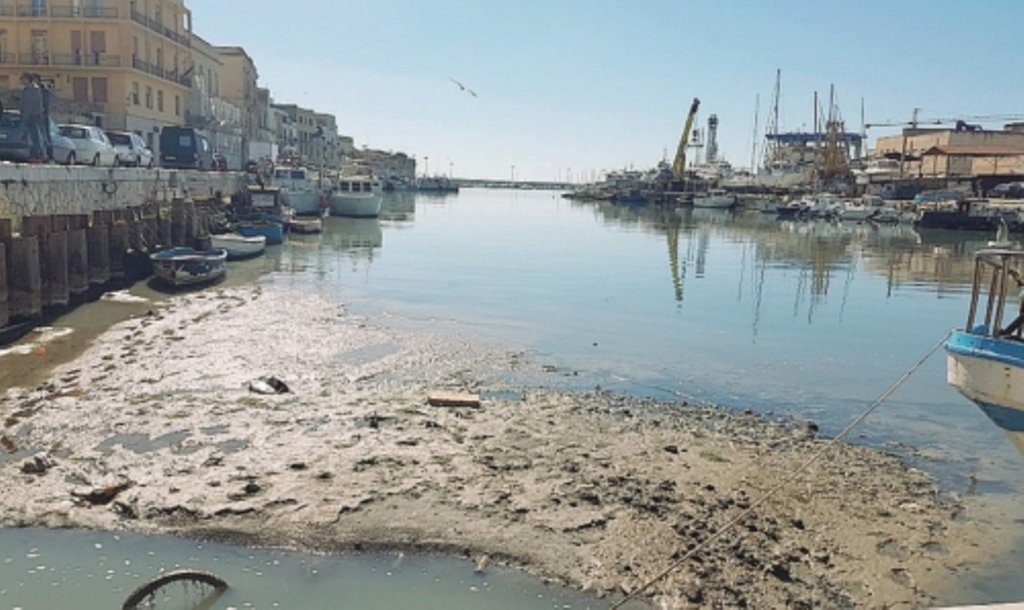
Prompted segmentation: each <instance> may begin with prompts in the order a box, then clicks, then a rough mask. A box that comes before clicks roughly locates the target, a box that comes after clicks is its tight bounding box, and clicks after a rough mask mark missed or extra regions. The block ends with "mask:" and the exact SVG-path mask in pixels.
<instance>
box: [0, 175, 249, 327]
mask: <svg viewBox="0 0 1024 610" xmlns="http://www.w3.org/2000/svg"><path fill="white" fill-rule="evenodd" d="M245 184H246V182H245V175H244V174H240V173H231V172H198V171H181V170H168V169H135V168H98V167H75V166H72V167H64V166H52V165H46V166H40V165H13V164H0V344H3V343H6V342H9V341H11V340H14V339H16V338H17V337H19V336H20V335H21V334H23V333H24V332H27V331H28V330H30V329H31V328H32V327H33V326H34V325H36V324H38V323H40V322H41V321H43V320H45V319H47V318H51V317H54V316H56V315H59V314H61V313H63V312H64V311H66V310H67V308H68V307H71V306H74V305H76V304H78V303H81V302H84V301H87V300H89V299H91V298H96V297H98V296H99V295H101V294H102V293H103V292H105V291H106V290H108V289H111V288H118V287H122V286H124V285H128V284H131V283H132V282H135V281H137V280H140V279H144V278H145V277H147V276H148V275H149V272H150V267H149V265H148V254H149V253H151V252H154V251H157V250H160V249H162V248H164V247H170V246H182V245H191V244H192V243H193V241H194V240H195V239H196V238H197V237H201V236H204V235H206V234H208V229H209V226H210V224H211V221H212V218H213V217H214V216H215V215H216V214H217V213H218V212H219V211H220V208H221V202H222V199H223V198H224V197H226V196H231V195H234V194H235V193H238V192H240V191H241V190H243V189H244V188H245Z"/></svg>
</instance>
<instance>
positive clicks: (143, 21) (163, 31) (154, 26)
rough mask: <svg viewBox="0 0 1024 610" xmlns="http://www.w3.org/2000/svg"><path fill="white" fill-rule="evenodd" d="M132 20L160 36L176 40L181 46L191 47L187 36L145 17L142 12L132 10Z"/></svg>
mask: <svg viewBox="0 0 1024 610" xmlns="http://www.w3.org/2000/svg"><path fill="white" fill-rule="evenodd" d="M132 21H134V22H136V23H138V24H140V25H142V26H145V27H146V28H149V29H150V30H152V31H154V32H156V33H157V34H160V35H161V36H163V37H165V38H169V39H171V40H173V41H174V42H176V43H178V44H180V45H182V46H185V47H191V46H192V41H191V40H189V37H188V36H184V35H182V34H179V33H178V32H175V31H174V30H172V29H171V28H169V27H167V26H166V25H164V24H162V23H160V22H159V21H157V20H156V19H153V18H151V17H147V16H146V15H144V14H142V13H140V12H138V11H132Z"/></svg>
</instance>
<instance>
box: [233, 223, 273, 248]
mask: <svg viewBox="0 0 1024 610" xmlns="http://www.w3.org/2000/svg"><path fill="white" fill-rule="evenodd" d="M235 230H236V231H238V232H239V233H241V234H242V235H244V236H245V237H256V236H259V235H262V236H263V237H265V238H266V245H268V246H274V245H277V244H280V243H283V242H284V225H283V224H282V223H280V222H274V221H272V220H242V221H239V222H238V223H237V224H236V225H235Z"/></svg>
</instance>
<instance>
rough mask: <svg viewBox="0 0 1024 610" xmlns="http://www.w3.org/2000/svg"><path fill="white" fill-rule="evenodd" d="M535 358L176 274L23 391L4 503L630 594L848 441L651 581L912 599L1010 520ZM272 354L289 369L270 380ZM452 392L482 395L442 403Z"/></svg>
mask: <svg viewBox="0 0 1024 610" xmlns="http://www.w3.org/2000/svg"><path fill="white" fill-rule="evenodd" d="M526 374H528V375H530V376H533V377H534V378H543V375H545V374H549V375H558V374H560V373H559V372H558V371H554V370H551V369H550V368H548V367H543V366H542V365H540V364H539V363H536V362H533V361H532V359H531V358H530V357H529V356H528V355H524V354H521V353H507V352H502V351H500V350H495V349H493V348H490V347H484V346H480V345H476V344H473V343H471V342H469V341H466V340H463V339H460V338H458V337H451V336H442V335H439V334H431V333H429V332H422V331H410V330H398V329H395V328H391V327H387V326H383V325H378V324H375V323H371V322H369V321H367V320H365V319H361V318H359V317H357V316H354V315H351V314H349V313H348V312H347V311H346V310H345V308H344V307H342V306H339V305H338V304H334V303H331V302H329V301H327V300H324V299H322V298H321V297H319V296H316V295H311V294H304V293H296V292H292V291H289V290H287V289H284V288H280V287H275V286H273V285H270V286H267V287H265V288H261V287H255V286H248V287H239V288H231V289H220V290H218V289H211V290H208V291H205V292H197V293H192V294H188V295H182V296H179V297H176V298H174V299H171V300H169V301H167V302H166V303H163V304H161V305H160V306H159V307H158V306H154V307H153V309H152V310H150V311H148V312H147V313H146V314H145V315H141V316H138V317H135V318H133V319H131V320H128V321H125V322H122V323H119V324H117V325H115V326H113V327H112V328H111V329H110V330H108V331H106V332H104V333H102V334H101V335H100V336H99V337H98V338H97V339H96V340H95V341H94V342H93V344H92V345H91V346H90V347H89V348H88V349H86V351H85V352H84V353H83V354H81V355H80V356H78V357H76V358H74V359H73V360H72V361H70V362H67V363H64V364H61V365H60V366H58V367H57V368H56V369H54V371H53V372H52V374H51V376H50V379H49V381H47V382H46V383H43V384H42V385H38V386H36V387H33V388H10V389H8V390H7V391H6V393H5V394H4V396H3V398H2V400H0V442H2V447H0V486H2V488H3V489H5V490H6V492H5V493H4V494H3V496H2V498H0V526H4V527H17V526H46V527H83V528H100V529H107V530H132V531H138V532H160V533H173V534H179V535H185V536H197V537H211V538H216V539H219V540H227V541H232V542H237V543H242V544H249V545H275V546H288V547H294V548H300V549H308V550H317V551H348V550H361V549H363V550H370V549H377V550H379V549H391V548H401V549H404V550H410V549H411V550H418V551H423V552H445V553H457V554H467V555H469V556H472V557H473V558H474V559H475V560H476V561H477V562H478V566H479V567H480V568H481V569H486V565H487V563H488V562H489V561H499V562H504V563H510V564H513V565H517V566H520V567H523V568H525V569H527V570H530V571H532V572H534V573H537V574H540V575H543V576H546V577H550V578H554V579H558V580H562V581H565V582H569V583H571V584H574V585H576V586H578V587H580V588H582V589H585V590H590V591H593V592H595V593H598V594H608V595H618V596H621V595H622V594H623V593H624V592H631V591H634V590H636V589H637V588H638V587H640V586H641V585H642V584H643V583H645V582H646V581H648V580H649V579H650V578H652V577H653V576H655V575H656V574H658V573H660V572H662V571H663V570H664V569H665V568H666V567H667V566H669V565H670V564H672V563H673V562H675V561H676V560H677V559H678V558H680V557H682V556H683V555H684V554H685V553H686V552H687V551H688V550H689V549H693V548H695V547H696V546H697V545H700V544H702V542H703V541H705V540H707V539H708V538H709V537H710V536H711V535H712V534H713V533H714V532H715V531H716V530H717V529H718V528H719V527H720V526H722V525H723V524H725V523H727V522H729V521H730V520H732V519H734V518H735V517H736V516H737V515H739V514H741V513H742V512H743V511H745V510H747V509H749V508H750V507H751V506H752V505H754V504H755V502H756V501H757V499H758V498H760V497H761V495H762V494H763V493H764V492H765V491H767V490H769V489H771V488H773V487H774V486H775V485H776V484H778V483H779V482H780V481H781V480H782V479H783V478H784V477H786V476H787V475H788V474H789V473H790V472H792V471H793V470H795V469H797V468H798V467H800V466H801V465H802V464H804V463H806V462H807V460H809V459H811V457H812V456H815V455H816V454H817V453H818V452H819V451H820V450H822V448H823V447H825V445H826V444H828V445H830V446H829V447H827V453H826V454H825V456H824V458H823V459H821V460H819V461H817V462H815V464H814V465H813V466H812V467H811V468H810V469H809V470H808V471H807V472H806V473H805V474H804V475H803V476H801V477H800V478H799V479H798V480H797V481H796V482H794V483H793V484H791V485H788V486H786V487H785V488H784V489H782V490H781V491H780V492H779V493H778V494H776V495H775V496H773V497H772V498H771V499H770V500H768V501H767V502H765V503H763V504H756V505H755V507H754V510H753V511H752V512H751V514H750V515H748V516H747V517H745V518H743V519H742V520H740V521H739V523H738V524H737V526H736V527H735V528H733V529H731V530H730V531H729V533H728V534H726V535H724V536H722V537H721V538H718V539H717V540H715V541H714V542H712V543H710V544H708V545H707V546H704V547H702V548H701V549H700V550H699V551H698V552H696V553H695V554H694V555H693V557H692V558H690V559H688V560H686V561H685V562H683V563H682V565H680V566H679V569H678V570H675V571H673V572H672V573H671V574H670V575H669V576H668V577H666V578H665V579H663V580H661V581H659V582H658V583H656V584H655V585H654V586H652V587H650V589H649V590H647V591H645V593H644V594H643V598H644V599H646V600H648V601H649V602H650V603H652V604H654V605H659V606H662V607H691V606H719V607H740V606H751V607H790V608H799V607H806V608H812V607H846V606H856V607H894V606H897V607H898V606H906V607H918V606H922V605H927V604H929V603H932V602H934V601H935V600H936V599H941V598H942V596H943V591H944V590H945V588H946V587H950V586H953V583H954V582H955V579H956V577H957V575H958V574H959V573H960V572H961V571H962V570H965V569H969V568H970V567H971V566H974V565H976V564H979V563H980V562H981V561H983V560H987V559H991V557H992V556H993V553H998V552H999V549H1002V548H1006V545H1009V544H1010V543H1011V542H1010V540H1009V537H1008V536H1006V535H1005V532H1000V530H999V529H998V528H994V527H992V526H991V524H984V526H983V524H982V523H980V522H979V521H978V520H977V519H975V518H974V517H973V515H972V510H970V509H971V507H970V506H967V505H966V504H965V503H964V501H963V500H961V499H958V498H956V497H951V496H949V495H946V494H940V493H939V490H938V489H937V488H936V486H935V484H934V482H933V481H932V479H931V478H930V477H929V476H928V475H926V474H925V473H923V472H920V471H917V470H914V469H909V468H907V467H905V466H904V465H903V464H902V463H901V462H900V460H899V459H897V458H896V457H894V456H891V455H887V454H885V453H882V452H880V451H877V450H873V449H869V448H865V447H858V446H854V445H850V444H846V443H831V442H830V441H829V440H828V439H826V438H822V437H820V436H819V435H818V434H817V432H816V430H815V429H814V427H813V426H807V425H801V424H798V423H793V422H790V423H778V422H772V421H767V420H765V419H764V418H762V417H760V416H757V415H754V414H752V413H743V412H736V411H729V410H726V409H722V408H719V407H715V406H701V405H687V404H664V403H656V402H653V401H645V400H640V399H636V398H630V397H624V396H617V395H612V394H609V393H606V392H603V391H600V390H594V391H591V392H581V393H566V392H556V391H548V390H543V389H537V385H536V384H534V385H532V386H530V387H520V385H522V384H517V383H516V381H515V380H516V379H517V378H521V377H522V376H523V375H526ZM261 376H273V377H275V378H277V379H278V380H280V381H283V382H284V384H286V385H287V388H288V390H289V391H288V392H285V393H280V394H277V393H274V394H267V393H259V392H255V391H253V390H254V389H257V390H262V391H266V387H267V385H268V384H255V385H254V384H252V383H251V382H252V381H253V380H255V379H257V378H259V377H261ZM271 387H275V386H271ZM438 391H442V392H459V393H473V394H479V395H480V396H482V402H481V406H480V407H448V406H431V405H429V404H428V403H427V396H428V395H429V394H430V393H431V392H438Z"/></svg>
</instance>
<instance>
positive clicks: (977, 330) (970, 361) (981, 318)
mask: <svg viewBox="0 0 1024 610" xmlns="http://www.w3.org/2000/svg"><path fill="white" fill-rule="evenodd" d="M1002 233H1004V234H1005V229H1004V230H1003V231H1002ZM1011 295H1014V296H1016V300H1017V309H1016V311H1013V312H1012V313H1010V314H1009V315H1007V310H1008V309H1010V308H1008V307H1007V305H1008V304H1007V301H1008V300H1011V299H1010V296H1011ZM1004 318H1010V322H1009V323H1008V324H1006V325H1004V324H1003V322H1004ZM1022 327H1024V250H1020V249H1018V248H1015V247H1012V244H1009V243H1008V242H1000V241H999V240H998V239H997V241H996V242H990V247H988V248H986V249H984V250H981V251H979V252H978V253H977V254H976V255H975V259H974V283H973V286H972V288H971V304H970V309H969V311H968V313H967V325H966V326H965V327H964V328H963V329H962V330H956V331H954V332H953V333H952V334H951V335H950V337H949V339H948V340H947V341H946V344H945V348H946V353H947V355H948V360H947V363H948V368H947V380H948V381H949V383H950V385H952V386H953V387H955V388H956V389H957V390H958V391H959V392H960V393H961V394H963V395H964V396H965V397H967V398H968V399H970V400H971V401H973V402H974V403H975V404H976V405H978V407H979V408H980V409H981V410H982V411H983V412H984V413H985V415H987V416H988V417H989V419H991V420H992V421H993V422H995V424H996V425H997V426H999V427H1000V428H1002V429H1003V431H1004V432H1005V433H1006V435H1007V436H1008V437H1009V438H1010V440H1011V441H1013V443H1014V445H1016V447H1017V450H1018V451H1020V452H1021V453H1024V334H1022Z"/></svg>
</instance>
